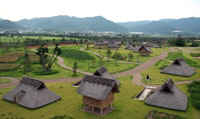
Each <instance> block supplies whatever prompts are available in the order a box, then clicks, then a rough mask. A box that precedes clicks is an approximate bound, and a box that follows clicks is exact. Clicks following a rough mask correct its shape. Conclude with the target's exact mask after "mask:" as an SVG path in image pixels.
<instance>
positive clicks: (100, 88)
mask: <svg viewBox="0 0 200 119" xmlns="http://www.w3.org/2000/svg"><path fill="white" fill-rule="evenodd" d="M110 92H113V93H118V92H119V88H118V86H117V83H116V81H114V80H111V79H106V78H103V77H99V76H93V75H92V76H90V75H85V76H84V77H83V79H82V81H81V85H80V86H79V89H78V93H79V94H81V95H83V96H87V97H91V98H94V99H97V100H105V99H106V98H107V96H108V95H109V93H110Z"/></svg>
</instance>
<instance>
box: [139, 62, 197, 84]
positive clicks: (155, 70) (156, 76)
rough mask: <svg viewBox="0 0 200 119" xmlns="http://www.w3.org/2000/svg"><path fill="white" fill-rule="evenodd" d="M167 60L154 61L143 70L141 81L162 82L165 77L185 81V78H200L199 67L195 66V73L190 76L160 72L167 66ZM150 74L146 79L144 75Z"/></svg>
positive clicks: (148, 82) (149, 82)
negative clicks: (153, 63) (151, 65)
mask: <svg viewBox="0 0 200 119" xmlns="http://www.w3.org/2000/svg"><path fill="white" fill-rule="evenodd" d="M169 64H171V63H169V62H167V61H163V60H161V61H159V62H158V63H156V64H155V65H154V66H153V67H151V68H149V69H147V70H144V71H143V72H142V73H141V74H142V77H143V79H142V82H144V83H146V84H162V83H163V82H164V81H165V80H166V79H169V78H172V79H173V80H174V81H187V80H196V79H198V78H200V69H199V68H196V69H195V70H196V73H195V74H194V75H192V76H190V77H183V76H176V75H170V74H163V73H160V72H161V71H162V69H164V68H165V67H166V66H168V65H169ZM147 75H149V76H150V79H151V80H150V81H146V76H147Z"/></svg>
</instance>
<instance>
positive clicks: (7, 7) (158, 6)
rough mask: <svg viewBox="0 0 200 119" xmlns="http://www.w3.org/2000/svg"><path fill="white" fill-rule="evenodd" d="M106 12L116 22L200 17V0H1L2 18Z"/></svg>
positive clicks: (105, 14)
mask: <svg viewBox="0 0 200 119" xmlns="http://www.w3.org/2000/svg"><path fill="white" fill-rule="evenodd" d="M57 15H69V16H75V17H81V18H83V17H93V16H103V17H105V18H106V19H108V20H111V21H114V22H127V21H139V20H159V19H165V18H173V19H178V18H186V17H200V0H1V7H0V18H3V19H9V20H12V21H17V20H20V19H24V18H26V19H30V18H34V17H51V16H57Z"/></svg>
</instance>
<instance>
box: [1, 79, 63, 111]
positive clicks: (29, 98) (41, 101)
mask: <svg viewBox="0 0 200 119" xmlns="http://www.w3.org/2000/svg"><path fill="white" fill-rule="evenodd" d="M3 99H4V100H7V101H9V102H13V103H16V104H18V105H21V106H23V107H27V108H30V109H35V108H39V107H42V106H45V105H48V104H50V103H53V102H56V101H58V100H60V99H61V97H60V96H58V95H57V94H56V93H54V92H52V91H51V90H49V89H48V88H47V87H46V86H45V84H44V83H43V82H42V81H40V80H36V79H33V78H29V77H23V78H22V80H20V82H19V84H18V85H17V87H16V88H14V89H13V90H11V91H10V92H8V93H6V94H5V95H4V96H3Z"/></svg>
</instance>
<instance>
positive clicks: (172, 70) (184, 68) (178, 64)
mask: <svg viewBox="0 0 200 119" xmlns="http://www.w3.org/2000/svg"><path fill="white" fill-rule="evenodd" d="M161 73H166V74H173V75H180V76H191V75H192V74H194V73H195V70H194V69H193V68H192V67H190V66H189V65H188V64H186V63H185V61H184V59H183V58H177V59H176V60H175V61H174V62H173V63H172V64H171V65H169V66H167V67H166V68H164V69H163V70H162V71H161Z"/></svg>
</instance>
